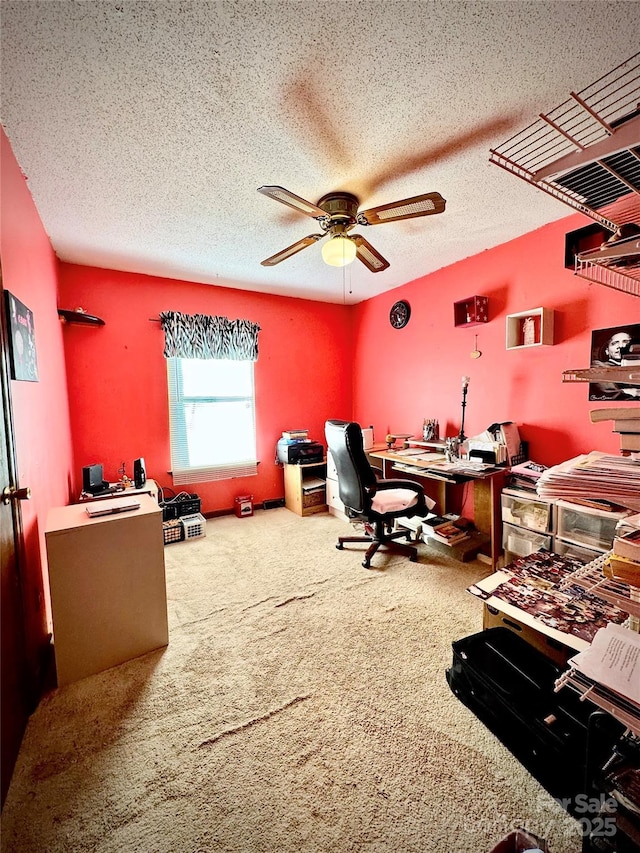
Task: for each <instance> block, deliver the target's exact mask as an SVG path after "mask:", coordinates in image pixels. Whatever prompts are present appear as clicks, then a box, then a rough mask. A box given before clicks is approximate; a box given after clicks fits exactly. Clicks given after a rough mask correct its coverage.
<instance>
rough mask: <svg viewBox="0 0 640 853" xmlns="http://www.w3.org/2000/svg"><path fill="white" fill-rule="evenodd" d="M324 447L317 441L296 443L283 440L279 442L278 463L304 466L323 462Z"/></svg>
mask: <svg viewBox="0 0 640 853" xmlns="http://www.w3.org/2000/svg"><path fill="white" fill-rule="evenodd" d="M323 459H324V447H323V446H322V445H321V444H320V443H319V442H317V441H308V440H306V441H296V440H295V439H290V438H281V439H280V440H279V441H278V462H283V463H285V464H287V465H302V464H304V463H306V462H309V463H315V462H322V461H323Z"/></svg>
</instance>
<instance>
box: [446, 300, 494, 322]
mask: <svg viewBox="0 0 640 853" xmlns="http://www.w3.org/2000/svg"><path fill="white" fill-rule="evenodd" d="M488 322H489V298H488V297H487V296H469V297H468V298H467V299H461V300H460V301H459V302H454V303H453V325H454V326H477V325H478V324H479V323H488Z"/></svg>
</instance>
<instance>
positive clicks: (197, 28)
mask: <svg viewBox="0 0 640 853" xmlns="http://www.w3.org/2000/svg"><path fill="white" fill-rule="evenodd" d="M0 10H1V26H2V44H1V47H2V124H3V126H4V128H5V130H6V133H7V135H8V137H9V140H10V141H11V144H12V147H13V150H14V152H15V155H16V157H17V160H18V162H19V164H20V166H21V168H22V170H23V172H24V174H25V175H26V177H27V180H28V185H29V188H30V190H31V194H32V195H33V198H34V200H35V203H36V206H37V208H38V211H39V213H40V216H41V219H42V222H43V224H44V227H45V229H46V231H47V233H48V235H49V237H50V238H51V241H52V244H53V246H54V249H55V251H56V253H57V254H58V256H59V257H60V258H61V259H62V260H65V261H70V262H74V263H79V264H89V265H95V266H101V267H106V268H110V269H118V270H130V271H134V272H141V273H148V274H152V275H160V276H168V277H173V278H181V279H186V280H189V281H199V282H205V283H212V284H224V285H229V286H232V287H238V288H243V289H250V290H255V291H260V292H265V293H276V294H286V295H293V296H300V297H305V298H311V299H320V300H325V301H330V302H342V301H344V302H348V303H353V302H358V301H361V300H363V299H367V298H369V297H370V296H373V295H375V294H378V293H382V292H385V291H387V290H390V289H391V288H394V287H397V286H399V285H401V284H403V283H405V282H407V281H410V280H412V279H415V278H418V277H420V276H421V275H424V274H426V273H429V272H432V271H433V270H436V269H439V268H441V267H443V266H446V265H448V264H451V263H453V262H455V261H457V260H460V259H461V258H465V257H468V256H470V255H474V254H476V253H478V252H481V251H483V250H485V249H488V248H490V247H492V246H495V245H498V244H500V243H502V242H505V241H506V240H509V239H512V238H514V237H516V236H518V235H520V234H523V233H525V232H527V231H530V230H532V229H534V228H537V227H539V226H541V225H543V224H544V223H546V222H550V221H552V220H554V219H559V218H561V217H563V216H565V215H567V213H569V212H570V211H569V210H568V209H567V208H566V207H565V206H564V205H563V204H562V203H561V202H559V201H557V200H555V199H552V198H550V197H549V196H547V195H545V194H544V193H542V192H541V191H538V190H535V189H533V188H532V187H530V186H527V185H526V184H525V183H524V182H522V181H519V180H518V179H517V178H515V177H513V176H511V175H509V174H507V173H505V172H504V171H503V170H502V169H499V168H498V167H497V166H494V165H491V164H490V163H489V149H490V148H491V147H493V146H496V145H498V144H499V143H501V142H503V141H504V140H505V139H507V138H508V137H509V136H511V135H512V134H513V133H515V132H516V131H517V130H520V129H522V128H523V127H524V126H526V125H527V124H529V123H531V122H532V121H533V120H534V119H535V118H536V117H537V115H538V114H539V113H540V112H548V111H549V110H551V109H552V108H554V107H555V106H557V105H558V104H560V103H562V102H563V101H564V100H565V99H566V98H567V97H568V94H569V92H570V91H571V90H573V91H579V90H581V89H582V88H584V87H585V86H587V85H589V84H590V83H592V82H594V81H595V80H596V79H598V78H599V77H600V76H602V75H604V74H606V73H607V72H608V71H610V70H611V69H613V68H614V67H615V66H616V65H618V64H619V63H621V62H623V61H624V60H626V59H627V58H628V57H630V56H631V55H632V54H633V53H635V52H636V50H637V45H638V41H639V36H640V3H637V2H628V1H627V2H605V0H599V1H598V2H590V0H581V1H580V2H525V0H522V2H470V3H467V2H456V0H440V2H422V0H413V1H412V2H393V0H386V2H370V0H359V1H358V0H351V2H332V1H331V0H328V2H320V1H319V0H314V2H306V0H297V1H296V0H293V1H292V2H279V0H271V2H254V0H241V2H178V0H175V2H155V0H154V2H139V1H138V2H130V0H104V2H96V1H95V0H88V2H75V1H74V2H68V0H67V1H65V0H63V2H58V0H44V2H42V0H36V2H31V0H18V2H7V0H3V2H2V3H1V7H0ZM263 184H279V185H281V186H284V187H286V188H287V189H289V190H291V191H292V192H294V193H296V194H297V195H300V196H303V197H304V198H306V199H308V200H310V201H312V202H317V200H318V199H319V198H320V197H321V196H322V195H324V194H325V193H327V192H329V191H332V190H347V191H350V192H352V193H355V194H356V195H357V196H358V197H359V199H360V201H361V207H372V206H374V205H378V204H384V203H386V202H392V201H396V200H398V199H403V198H406V197H409V196H413V195H418V194H420V193H425V192H432V191H437V192H440V193H441V194H442V195H443V196H444V198H445V199H446V200H447V207H446V211H445V212H444V213H442V214H439V215H437V216H430V217H422V218H419V219H413V220H409V221H404V222H392V223H385V224H384V225H383V226H381V227H370V228H366V229H359V230H360V231H364V232H365V233H364V235H363V236H366V238H367V239H368V240H369V242H371V243H372V244H373V245H374V246H375V248H376V249H378V251H380V252H381V253H382V255H384V256H385V257H386V258H387V259H388V260H389V261H390V263H391V266H390V268H389V269H388V270H385V271H384V272H381V273H376V274H373V273H371V272H369V271H368V270H367V269H366V268H365V267H364V266H363V265H362V264H360V263H359V262H357V261H356V262H355V263H354V264H352V265H351V266H349V267H347V268H346V269H344V270H343V269H336V268H331V267H328V266H326V265H325V264H324V263H323V261H322V258H321V253H320V249H321V245H322V244H316V245H313V246H311V247H309V248H307V249H305V250H304V251H302V252H300V253H299V254H297V255H295V256H293V257H291V258H289V259H288V260H286V261H284V262H283V263H281V264H279V265H277V266H275V267H271V268H269V267H263V266H261V265H260V261H261V260H263V259H264V258H266V257H268V256H270V255H272V254H274V253H275V252H277V251H279V250H281V249H284V248H285V247H287V246H289V245H290V244H292V243H294V242H295V241H296V240H298V239H300V238H302V237H304V236H306V235H308V234H312V233H316V232H317V231H318V228H317V223H316V222H315V221H314V220H313V219H310V218H308V217H305V216H303V215H301V214H299V213H295V212H294V211H292V210H290V209H289V208H287V207H284V206H283V205H281V204H278V203H277V202H275V201H273V200H272V199H269V198H266V197H265V196H263V195H261V194H259V193H258V192H256V190H257V188H258V187H259V186H261V185H263Z"/></svg>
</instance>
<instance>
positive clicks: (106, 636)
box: [45, 494, 169, 686]
mask: <svg viewBox="0 0 640 853" xmlns="http://www.w3.org/2000/svg"><path fill="white" fill-rule="evenodd" d="M139 501H140V508H139V509H134V510H131V511H127V512H121V513H116V514H114V515H105V516H99V517H97V518H89V516H88V514H87V505H86V504H73V505H72V506H65V507H59V508H55V509H52V510H50V512H49V515H48V517H47V524H46V529H45V538H46V543H47V557H48V565H49V586H50V590H51V610H52V616H53V644H54V652H55V661H56V671H57V678H58V685H60V686H62V685H64V684H69V683H70V682H72V681H77V680H78V679H80V678H85V677H86V676H88V675H93V674H94V673H97V672H101V671H102V670H104V669H108V668H109V667H112V666H116V665H117V664H120V663H124V661H127V660H131V659H132V658H135V657H138V656H140V655H143V654H145V653H146V652H150V651H152V650H153V649H157V648H160V647H161V646H166V645H167V643H168V642H169V633H168V623H167V594H166V585H165V572H164V545H163V537H162V511H161V509H160V507H159V506H158V504H157V503H156V501H155V500H154V499H153V498H152V497H151V496H150V495H144V494H141V495H140V496H139Z"/></svg>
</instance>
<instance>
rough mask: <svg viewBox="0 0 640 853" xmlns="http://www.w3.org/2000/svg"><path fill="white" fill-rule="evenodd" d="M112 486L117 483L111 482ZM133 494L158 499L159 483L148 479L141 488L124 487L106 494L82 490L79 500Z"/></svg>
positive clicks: (99, 499)
mask: <svg viewBox="0 0 640 853" xmlns="http://www.w3.org/2000/svg"><path fill="white" fill-rule="evenodd" d="M109 485H110V486H115V483H109ZM132 495H151V497H152V498H153V499H154V501H157V500H158V484H157V483H156V481H155V480H147V482H146V483H145V484H144V486H142V487H141V488H140V489H136V488H133V487H131V488H128V489H122V490H121V491H119V492H109V493H107V494H106V495H91V494H89V493H88V492H80V498H79V501H80V502H82V503H84V502H85V501H104V500H110V499H111V498H130V497H131V496H132Z"/></svg>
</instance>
